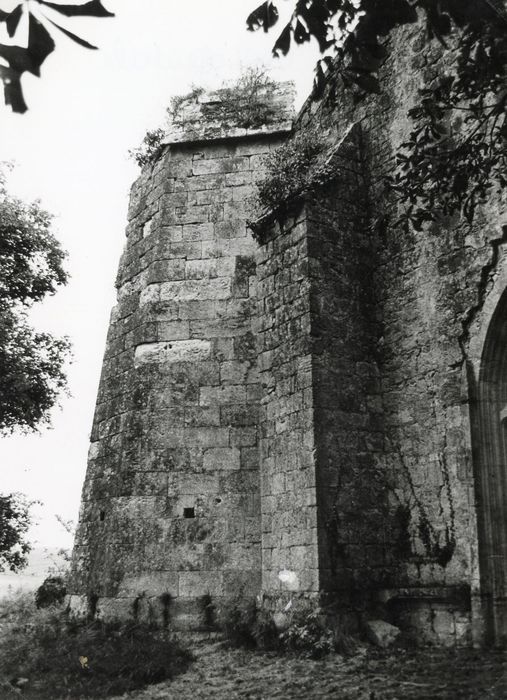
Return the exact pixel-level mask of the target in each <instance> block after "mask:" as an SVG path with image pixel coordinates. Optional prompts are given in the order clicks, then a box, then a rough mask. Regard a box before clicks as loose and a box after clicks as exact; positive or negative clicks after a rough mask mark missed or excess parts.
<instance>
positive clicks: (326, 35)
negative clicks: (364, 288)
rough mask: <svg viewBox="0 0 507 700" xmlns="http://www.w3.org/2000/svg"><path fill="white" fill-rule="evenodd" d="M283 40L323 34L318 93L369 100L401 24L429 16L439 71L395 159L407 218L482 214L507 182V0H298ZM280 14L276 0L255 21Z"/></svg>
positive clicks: (392, 183) (263, 22)
mask: <svg viewBox="0 0 507 700" xmlns="http://www.w3.org/2000/svg"><path fill="white" fill-rule="evenodd" d="M293 7H294V9H293V12H292V15H291V18H290V20H289V22H288V23H287V24H286V25H285V26H284V27H283V29H282V31H281V33H280V34H279V36H278V38H277V40H276V42H275V44H274V47H273V53H274V55H275V56H279V55H286V54H287V53H288V52H289V50H290V48H291V46H292V45H293V44H303V43H305V42H308V41H310V40H311V39H315V40H316V41H317V42H318V45H319V48H320V51H321V53H322V54H323V57H322V58H321V59H320V60H319V61H318V63H317V66H316V70H315V81H314V96H315V97H316V98H320V97H322V96H323V95H324V94H326V96H327V99H330V100H333V99H335V98H336V96H337V93H338V90H339V89H340V87H345V88H346V89H349V90H352V91H353V93H354V94H355V96H356V97H358V98H360V97H362V96H364V95H366V94H367V93H378V92H380V90H381V81H380V74H379V71H380V68H381V67H382V65H383V63H384V61H385V59H386V57H387V55H388V50H387V41H386V38H388V37H389V36H390V35H391V33H392V32H393V31H394V30H396V29H397V28H399V27H403V26H405V25H409V24H415V23H416V22H419V21H421V19H422V20H424V23H425V28H424V27H421V31H426V33H427V42H428V43H429V42H432V41H438V42H440V44H441V45H442V49H443V50H442V53H443V54H445V60H443V61H441V62H440V64H438V65H437V66H436V67H437V70H440V75H439V76H438V78H437V79H435V80H434V81H432V82H431V83H430V84H428V85H427V86H426V87H425V88H424V89H423V90H421V91H420V100H419V102H418V104H416V105H415V106H414V107H413V108H412V109H411V110H410V111H409V117H410V119H411V120H412V130H411V133H410V135H409V138H408V140H407V141H406V142H405V143H403V144H402V146H401V148H400V150H399V152H398V153H397V154H396V156H395V164H394V165H395V167H394V168H393V170H392V172H391V173H390V174H389V177H388V178H387V185H388V188H389V190H390V192H391V193H393V194H394V195H395V200H396V201H397V202H398V203H399V204H401V205H402V206H401V212H402V215H401V218H402V219H406V220H409V221H411V223H412V224H413V225H414V227H415V228H416V229H420V228H421V227H422V225H423V224H424V223H425V222H428V221H432V220H435V218H436V217H437V216H440V215H442V214H443V215H452V214H455V213H458V212H461V213H462V214H464V216H465V217H466V219H467V220H468V221H471V220H472V219H473V217H474V213H475V211H476V207H477V205H478V204H479V203H480V202H481V201H484V200H485V199H486V198H487V197H488V195H489V194H491V192H492V190H494V189H495V188H498V189H503V188H504V187H505V184H506V177H505V172H506V166H507V120H506V117H507V14H506V12H505V3H504V2H503V0H295V1H294V3H293ZM278 20H279V11H278V1H277V0H268V1H267V2H263V3H262V4H261V5H260V6H259V7H257V9H255V10H254V11H253V12H252V13H251V14H250V15H249V17H248V19H247V25H248V28H249V29H250V30H256V29H259V28H262V29H263V30H264V31H266V32H267V31H269V30H270V29H271V28H272V27H274V26H275V24H277V22H278Z"/></svg>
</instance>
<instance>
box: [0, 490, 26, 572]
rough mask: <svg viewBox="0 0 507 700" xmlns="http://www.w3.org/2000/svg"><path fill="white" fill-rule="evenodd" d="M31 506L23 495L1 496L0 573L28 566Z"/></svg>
mask: <svg viewBox="0 0 507 700" xmlns="http://www.w3.org/2000/svg"><path fill="white" fill-rule="evenodd" d="M31 505H32V503H30V502H29V501H27V500H26V498H25V497H24V496H23V495H22V494H19V493H11V494H8V495H2V494H0V571H5V569H9V570H10V571H19V569H21V568H23V566H25V564H26V557H27V554H28V552H29V551H30V545H29V543H28V541H27V540H26V533H27V530H28V528H29V526H30V506H31Z"/></svg>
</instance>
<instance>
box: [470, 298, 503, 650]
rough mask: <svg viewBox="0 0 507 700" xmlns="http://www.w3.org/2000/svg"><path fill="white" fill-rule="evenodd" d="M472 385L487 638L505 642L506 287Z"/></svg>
mask: <svg viewBox="0 0 507 700" xmlns="http://www.w3.org/2000/svg"><path fill="white" fill-rule="evenodd" d="M478 379H479V381H478V387H477V389H478V391H477V400H478V401H477V408H478V411H477V424H476V425H477V429H478V430H477V433H478V435H477V437H478V442H477V444H476V446H475V448H476V449H475V453H476V460H475V462H476V480H477V482H476V486H477V492H476V498H477V512H478V519H479V560H480V569H481V592H482V598H483V603H484V604H485V608H486V609H485V613H486V625H487V638H488V641H490V642H493V643H495V644H499V645H502V646H507V290H506V291H504V292H503V294H502V296H501V297H500V300H499V302H498V305H497V307H496V310H495V312H494V314H493V316H492V318H491V321H490V324H489V327H488V331H487V334H486V340H485V343H484V349H483V352H482V357H481V362H480V370H479V377H478Z"/></svg>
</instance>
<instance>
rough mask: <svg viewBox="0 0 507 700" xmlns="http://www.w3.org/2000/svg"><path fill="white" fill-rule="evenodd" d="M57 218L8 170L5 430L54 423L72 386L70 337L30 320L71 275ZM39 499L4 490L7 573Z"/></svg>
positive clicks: (1, 318)
mask: <svg viewBox="0 0 507 700" xmlns="http://www.w3.org/2000/svg"><path fill="white" fill-rule="evenodd" d="M50 224H51V216H50V215H49V214H48V213H47V212H45V211H44V210H43V209H41V207H40V205H39V204H38V203H36V202H35V203H32V204H25V203H24V202H22V201H21V200H20V199H18V198H16V197H12V196H11V195H9V194H8V192H7V189H6V186H5V167H4V168H0V435H1V434H6V433H10V432H12V431H13V430H15V429H19V430H23V431H28V430H35V429H36V428H37V426H38V425H39V424H40V423H45V422H46V423H47V422H48V421H49V412H50V409H51V408H52V406H53V405H54V403H55V401H56V399H57V396H58V394H59V393H60V392H61V391H62V390H64V389H65V387H66V379H65V374H64V372H63V364H64V362H65V359H66V357H67V354H68V348H69V344H68V341H67V340H66V339H60V338H54V337H53V336H52V335H50V334H49V333H42V332H38V331H35V330H34V329H33V328H32V327H31V326H30V324H29V322H28V319H27V313H28V311H29V309H30V307H31V305H32V304H33V303H34V302H37V301H41V300H42V299H44V298H45V297H46V296H47V295H48V294H53V293H54V292H55V291H56V288H57V287H58V286H59V285H61V284H64V283H65V282H66V280H67V274H66V273H65V271H64V269H63V267H62V262H63V259H64V257H65V253H64V252H63V251H62V249H61V247H60V245H59V243H58V241H57V240H56V239H55V238H54V236H53V235H52V234H51V233H50ZM31 505H32V503H30V502H29V501H27V499H26V498H25V497H24V496H22V495H21V494H0V571H2V570H3V569H5V568H6V567H7V568H9V569H10V570H11V571H17V570H18V569H20V568H22V567H23V566H24V565H25V563H26V555H27V553H28V552H29V551H30V545H29V543H28V542H27V540H26V532H27V530H28V526H29V524H30V506H31Z"/></svg>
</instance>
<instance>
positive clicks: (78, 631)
mask: <svg viewBox="0 0 507 700" xmlns="http://www.w3.org/2000/svg"><path fill="white" fill-rule="evenodd" d="M191 661H192V656H191V654H190V653H189V652H188V651H186V650H185V649H183V648H182V647H181V646H180V644H179V643H178V641H177V640H176V639H175V638H174V636H173V635H172V634H170V633H169V632H168V631H167V630H157V629H154V628H152V627H150V626H148V625H140V624H134V623H130V624H125V623H123V624H121V623H104V622H100V621H97V620H95V621H86V620H76V619H72V618H70V617H69V616H68V615H67V614H66V612H65V610H64V609H63V608H62V607H57V606H53V607H49V608H44V609H40V610H38V609H37V608H36V606H35V603H34V600H33V595H30V594H20V595H19V594H18V595H16V596H14V597H11V599H7V600H3V601H0V693H1V694H2V697H6V698H8V697H9V695H10V694H11V693H12V697H18V698H19V697H21V698H27V699H29V700H46V699H47V700H57V699H60V698H62V699H63V698H65V699H67V700H71V699H72V700H75V699H76V698H103V697H107V696H110V695H117V694H121V693H125V692H127V691H130V690H136V689H140V688H144V687H146V686H147V685H150V684H152V683H158V682H161V681H163V680H167V679H171V678H173V677H174V676H175V675H177V674H178V673H182V672H183V671H185V670H186V669H187V667H188V665H189V664H190V662H191ZM15 688H18V692H16V691H15Z"/></svg>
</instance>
